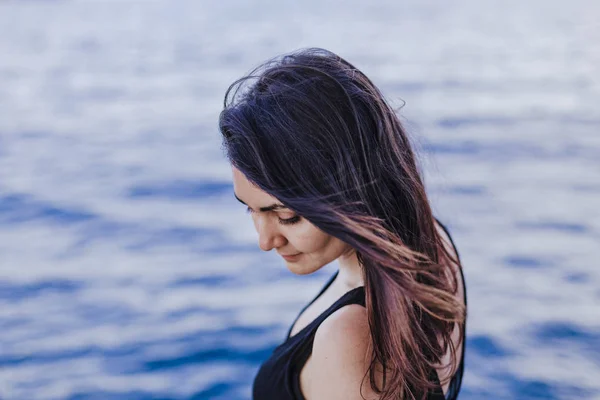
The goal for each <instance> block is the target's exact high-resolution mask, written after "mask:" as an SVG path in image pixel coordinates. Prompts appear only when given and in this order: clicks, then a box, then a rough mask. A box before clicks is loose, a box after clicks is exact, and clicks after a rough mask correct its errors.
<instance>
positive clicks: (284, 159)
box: [219, 49, 466, 400]
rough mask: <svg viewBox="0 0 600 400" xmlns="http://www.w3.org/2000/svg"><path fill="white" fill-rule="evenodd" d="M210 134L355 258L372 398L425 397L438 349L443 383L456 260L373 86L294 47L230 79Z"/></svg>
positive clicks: (453, 317) (320, 54) (392, 117)
mask: <svg viewBox="0 0 600 400" xmlns="http://www.w3.org/2000/svg"><path fill="white" fill-rule="evenodd" d="M219 127H220V130H221V133H222V135H223V147H224V149H225V152H226V155H227V157H228V159H229V161H230V162H231V164H232V165H233V166H235V167H236V168H238V169H239V170H240V171H241V172H242V173H243V174H244V175H245V176H246V177H247V179H248V180H250V181H251V182H252V183H253V184H255V185H256V186H257V187H259V188H260V189H262V190H264V191H265V192H267V193H268V194H270V195H272V196H274V197H275V198H277V199H278V200H280V201H281V202H282V203H283V204H285V205H286V206H287V207H289V208H290V209H291V210H293V211H294V212H296V213H297V214H299V215H300V216H302V217H304V218H306V219H307V220H309V221H310V222H311V223H312V224H314V225H315V226H317V227H318V228H319V229H321V230H322V231H324V232H326V233H328V234H330V235H332V236H335V237H337V238H339V239H340V240H342V241H344V242H345V243H348V244H349V245H350V246H351V247H352V248H353V249H354V250H356V252H357V256H358V260H359V262H360V264H361V266H362V270H363V276H364V280H365V293H366V307H367V312H368V320H369V327H370V333H371V339H372V343H371V348H372V353H371V368H369V378H370V384H371V386H372V387H373V389H374V390H375V392H376V393H378V394H380V398H381V399H384V400H388V399H400V398H401V399H422V398H425V397H426V396H427V393H428V392H429V391H430V390H433V389H434V387H435V384H434V383H432V380H431V375H430V372H431V370H432V369H433V368H435V367H436V366H437V367H438V368H439V367H440V365H441V360H442V357H443V356H444V355H445V354H446V352H447V351H448V350H449V349H450V354H451V360H450V364H451V367H452V369H451V373H450V376H452V375H453V374H454V372H455V370H456V360H457V359H456V357H457V351H456V349H457V347H458V344H457V345H456V346H455V344H454V343H453V342H452V340H451V335H452V332H453V330H454V328H455V327H456V326H457V325H458V327H460V328H462V327H464V323H465V319H466V308H465V306H464V305H463V304H462V303H461V302H460V301H459V300H458V299H457V297H456V293H457V290H458V285H459V282H457V279H456V277H455V274H453V273H451V270H450V263H455V264H458V263H459V261H458V260H457V258H458V257H457V256H455V255H454V254H451V253H450V251H448V250H447V248H446V246H445V245H444V241H443V238H442V237H441V235H440V233H439V232H438V231H437V230H436V227H435V218H434V216H433V214H432V210H431V207H430V204H429V201H428V199H427V195H426V192H425V188H424V185H423V183H422V179H421V177H420V173H419V169H418V166H417V163H416V161H415V155H414V153H413V150H412V147H411V145H410V143H409V140H408V138H407V135H406V132H405V131H404V129H403V127H402V125H401V123H400V120H399V119H398V116H397V115H396V113H395V112H394V110H393V109H392V108H391V107H390V105H389V104H388V103H387V102H386V100H385V99H384V97H383V96H382V94H381V93H380V91H379V90H378V89H377V88H376V87H375V85H374V84H373V83H372V82H371V81H370V80H369V79H368V78H367V77H366V76H365V75H364V74H363V73H361V72H360V71H359V70H358V69H356V68H355V67H354V66H352V65H351V64H350V63H348V62H347V61H345V60H344V59H342V58H341V57H339V56H337V55H335V54H333V53H331V52H329V51H326V50H323V49H305V50H300V51H297V52H294V53H290V54H287V55H284V56H281V57H278V58H275V59H273V60H271V61H269V62H267V63H265V64H263V65H262V66H260V67H258V68H257V69H255V70H254V71H252V72H251V73H250V74H249V75H248V76H245V77H244V78H242V79H240V80H238V81H236V82H234V83H233V84H232V85H231V86H230V87H229V89H228V90H227V93H226V95H225V102H224V110H223V111H222V112H221V115H220V119H219ZM460 332H461V335H460V339H459V343H462V342H463V341H464V337H463V329H460ZM376 363H379V364H380V365H381V366H382V367H383V383H382V387H378V385H377V382H376V378H375V370H374V366H375V365H376ZM363 383H364V381H363Z"/></svg>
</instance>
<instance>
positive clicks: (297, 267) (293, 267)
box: [286, 261, 323, 275]
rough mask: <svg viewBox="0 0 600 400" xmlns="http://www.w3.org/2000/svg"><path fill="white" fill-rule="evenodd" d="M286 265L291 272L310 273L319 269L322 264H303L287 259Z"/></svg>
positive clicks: (298, 273) (297, 273)
mask: <svg viewBox="0 0 600 400" xmlns="http://www.w3.org/2000/svg"><path fill="white" fill-rule="evenodd" d="M286 265H287V268H288V269H289V270H290V272H292V273H294V274H296V275H310V274H312V273H314V272H316V271H318V270H320V269H321V268H323V266H322V265H321V266H319V267H314V266H303V265H302V264H300V263H293V262H288V261H286Z"/></svg>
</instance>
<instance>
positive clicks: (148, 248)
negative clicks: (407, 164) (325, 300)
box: [0, 0, 600, 400]
mask: <svg viewBox="0 0 600 400" xmlns="http://www.w3.org/2000/svg"><path fill="white" fill-rule="evenodd" d="M309 3H310V2H309ZM309 3H306V2H304V3H303V7H300V6H298V5H292V4H279V3H277V4H275V3H270V2H269V3H267V2H266V1H260V2H258V3H256V2H252V3H241V2H240V4H237V5H235V6H236V8H235V9H234V8H233V6H232V4H231V3H227V5H225V4H222V5H217V4H212V3H211V4H210V5H209V4H201V3H199V2H193V1H180V2H168V1H154V2H129V1H121V2H111V1H104V0H101V1H94V2H84V1H82V2H66V1H52V2H16V1H12V2H11V1H7V2H2V3H0V54H2V55H3V56H2V57H0V87H1V88H2V90H0V110H2V113H1V114H2V118H0V254H1V256H0V324H1V325H0V326H1V327H2V335H0V349H1V351H0V397H1V398H3V399H27V400H29V399H31V400H35V399H70V400H75V399H103V400H104V399H128V400H130V399H228V400H237V399H245V398H249V396H250V385H251V382H252V378H253V377H254V374H255V373H256V371H257V368H258V366H259V364H260V362H261V360H264V359H265V358H266V357H268V355H269V354H270V352H271V351H272V349H273V348H274V347H275V346H276V345H278V344H279V343H280V342H281V341H282V340H283V338H284V335H285V332H286V331H287V329H288V328H289V324H290V323H291V322H292V320H293V318H294V317H295V315H296V313H297V312H298V311H299V310H300V308H301V307H302V306H303V305H304V304H305V303H306V302H307V301H308V300H310V299H311V298H312V297H313V296H314V295H315V294H316V292H317V291H318V289H319V288H320V287H321V286H322V284H323V283H324V282H325V281H326V280H327V278H328V277H329V276H330V275H331V274H332V273H333V272H334V271H335V265H331V266H328V267H326V268H325V269H324V270H322V271H319V272H317V273H315V274H314V275H311V276H306V277H296V276H292V274H291V273H289V272H288V271H287V270H286V269H285V266H284V263H283V262H281V260H280V259H279V258H278V257H277V255H276V254H270V253H262V252H261V251H260V250H259V249H258V247H257V245H256V237H255V233H254V231H253V227H252V224H251V221H250V219H249V218H248V217H247V216H246V215H245V213H244V210H243V207H241V206H239V204H237V202H236V201H235V199H234V198H233V192H232V186H231V177H230V171H229V167H228V165H227V163H226V161H225V160H224V158H223V155H222V153H221V148H220V138H219V133H218V131H217V117H218V113H219V111H220V107H221V104H222V96H223V94H224V92H225V89H226V87H227V86H228V84H229V83H231V82H232V81H233V80H234V79H236V78H238V77H239V76H241V75H242V74H243V73H245V72H247V71H248V70H249V69H250V68H251V67H253V66H254V65H256V64H258V63H259V62H261V61H263V60H265V59H267V58H269V57H271V56H273V55H275V54H278V53H281V52H285V51H289V50H292V49H295V48H299V47H306V46H311V45H318V46H322V47H326V48H329V49H331V50H333V51H335V52H338V53H340V54H341V55H342V56H345V57H346V58H348V59H349V60H350V61H351V62H353V63H354V64H356V65H357V66H358V67H359V68H361V69H363V70H364V71H365V72H366V73H367V75H369V76H370V77H371V78H372V79H373V80H374V81H375V82H376V83H377V84H379V85H380V86H381V88H382V90H383V91H384V93H385V94H386V96H387V97H388V99H389V100H390V102H391V103H392V104H393V105H394V107H397V106H401V105H402V104H403V102H406V105H405V106H404V107H403V108H402V110H401V113H402V116H403V119H404V121H405V125H406V127H407V129H408V130H409V131H410V133H411V135H412V137H413V140H414V143H415V146H416V147H417V149H418V151H419V152H420V154H421V159H422V165H423V169H424V172H425V177H426V184H427V188H428V191H429V193H430V196H431V201H432V204H433V207H434V210H435V213H436V216H438V217H439V218H440V219H441V220H442V221H443V222H444V223H446V224H447V225H448V226H449V228H450V230H451V231H452V233H453V236H454V238H455V241H456V242H457V245H458V247H459V250H460V251H461V256H462V259H463V262H464V268H465V275H466V279H467V286H468V294H469V307H470V309H469V311H470V315H469V324H468V343H467V360H466V373H465V379H464V384H463V392H462V395H461V399H463V398H464V399H482V398H493V399H541V398H543V399H579V398H586V399H593V398H600V383H599V382H600V381H599V380H598V377H600V351H599V350H598V349H600V318H598V315H600V306H599V304H600V273H599V272H598V268H596V264H597V258H598V257H597V255H598V248H599V246H598V243H600V240H599V239H600V213H599V212H598V205H599V204H600V135H598V133H597V131H598V128H599V127H600V112H599V110H598V107H597V104H598V103H599V102H600V67H599V66H600V48H599V47H598V46H599V45H598V41H597V40H596V39H597V38H598V37H600V25H598V23H597V15H598V11H599V10H598V5H597V4H596V3H595V2H584V1H571V2H565V3H560V4H558V3H557V4H549V3H548V2H541V1H537V0H536V1H533V2H527V3H523V2H517V1H512V0H510V1H507V2H503V3H502V4H498V5H496V6H494V7H493V8H486V7H491V6H490V5H489V3H486V4H487V6H486V5H483V4H480V3H485V2H476V1H472V0H461V1H459V2H453V3H452V4H437V3H431V4H429V3H427V2H425V3H424V2H418V1H408V2H391V1H390V2H383V3H382V2H379V3H377V4H374V3H373V4H372V3H367V2H358V1H351V2H346V3H344V7H340V6H339V5H337V4H333V3H323V2H319V4H318V7H316V6H317V4H309ZM313 9H318V10H319V12H318V13H316V12H314V11H311V10H313ZM257 10H260V12H257ZM250 15H252V16H253V17H252V18H250V17H249V16H250Z"/></svg>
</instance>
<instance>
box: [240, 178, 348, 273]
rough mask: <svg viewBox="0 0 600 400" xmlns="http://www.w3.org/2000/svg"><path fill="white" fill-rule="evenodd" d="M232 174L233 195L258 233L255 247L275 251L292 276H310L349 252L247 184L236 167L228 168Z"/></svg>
mask: <svg viewBox="0 0 600 400" xmlns="http://www.w3.org/2000/svg"><path fill="white" fill-rule="evenodd" d="M232 171H233V191H234V194H235V196H236V197H237V198H238V200H240V201H241V202H242V203H243V204H245V205H246V206H247V207H248V211H249V212H250V214H251V216H252V221H253V222H254V227H255V228H256V231H257V232H258V245H259V247H260V248H261V249H262V250H264V251H270V250H272V249H275V250H277V253H279V255H281V256H282V258H283V259H284V260H285V261H286V264H287V267H288V269H289V270H290V271H292V272H293V273H295V274H298V275H306V274H310V273H313V272H315V271H316V270H318V269H319V268H321V267H323V266H324V265H327V264H329V263H330V262H332V261H333V260H335V259H337V258H338V257H339V256H341V255H342V254H343V253H345V252H347V251H348V250H349V249H350V246H349V245H348V244H346V243H344V242H342V241H341V240H339V239H337V238H336V237H334V236H331V235H328V234H327V233H325V232H323V231H321V230H320V229H319V228H317V227H316V226H314V225H313V224H311V223H310V222H309V221H308V220H306V219H304V218H302V217H301V216H299V215H296V214H295V213H294V212H293V211H292V210H290V209H288V208H285V206H283V205H282V204H281V202H280V201H279V200H277V199H276V198H275V197H273V196H271V195H269V194H268V193H266V192H264V191H263V190H261V189H260V188H258V187H256V186H255V185H254V184H252V183H251V182H250V181H248V179H246V177H245V176H244V174H242V173H241V172H240V171H239V170H238V169H237V168H235V167H232ZM278 205H279V206H280V207H279V206H278ZM261 209H262V210H261ZM283 256H293V257H283Z"/></svg>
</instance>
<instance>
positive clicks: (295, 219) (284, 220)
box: [246, 207, 300, 225]
mask: <svg viewBox="0 0 600 400" xmlns="http://www.w3.org/2000/svg"><path fill="white" fill-rule="evenodd" d="M246 212H247V213H248V214H253V213H254V210H253V209H251V208H250V207H248V208H246ZM298 222H300V216H298V215H296V216H294V217H292V218H279V223H280V224H281V225H293V224H295V223H298Z"/></svg>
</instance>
